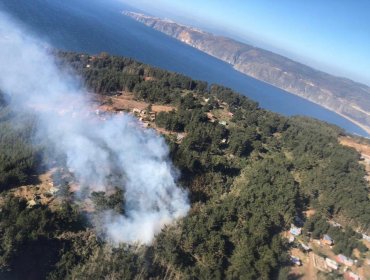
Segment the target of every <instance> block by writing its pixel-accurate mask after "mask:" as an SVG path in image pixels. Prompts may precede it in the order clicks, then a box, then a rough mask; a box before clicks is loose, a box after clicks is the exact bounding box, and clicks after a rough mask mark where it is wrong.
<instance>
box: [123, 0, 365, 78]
mask: <svg viewBox="0 0 370 280" xmlns="http://www.w3.org/2000/svg"><path fill="white" fill-rule="evenodd" d="M118 1H121V2H124V3H125V4H127V5H130V6H132V7H133V8H137V9H140V10H142V11H143V12H145V13H150V14H152V15H155V16H159V17H166V18H171V19H173V20H175V21H178V22H179V23H183V24H187V25H191V26H195V27H199V28H201V29H204V30H205V31H209V32H213V33H216V34H219V35H225V36H228V37H231V38H233V39H235V40H238V41H242V42H244V43H248V44H251V45H254V46H256V47H260V48H263V49H266V50H269V51H272V52H275V53H277V54H280V55H283V56H286V57H288V58H290V59H293V60H295V61H297V62H300V63H303V64H306V65H308V66H311V67H313V68H316V69H318V70H321V71H324V72H328V73H330V74H333V75H335V76H340V77H344V78H349V79H351V80H354V81H356V82H361V83H364V84H366V85H370V77H368V76H367V75H366V73H367V69H369V68H370V50H369V49H368V48H367V46H368V45H369V44H370V37H369V36H366V35H367V34H369V33H370V19H368V18H367V15H366V11H368V10H369V9H370V3H365V2H366V1H356V3H355V2H350V1H342V2H341V3H336V2H334V1H327V2H326V3H324V2H320V3H319V2H317V1H313V2H310V3H297V2H292V1H287V0H286V1H284V2H289V4H288V5H283V4H281V3H280V4H278V3H274V2H272V3H270V2H269V3H267V1H258V3H257V1H232V4H233V5H230V4H227V3H226V2H223V1H219V0H216V1H212V4H211V2H210V1H209V0H205V1H194V0H190V1H186V3H185V2H184V1H168V0H159V1H156V3H155V4H153V3H152V2H151V1H148V0H139V1H135V2H132V1H128V0H118ZM286 7H290V8H286ZM367 7H368V8H367ZM205 11H207V13H205ZM241 26H243V27H241ZM292 27H294V28H292Z"/></svg>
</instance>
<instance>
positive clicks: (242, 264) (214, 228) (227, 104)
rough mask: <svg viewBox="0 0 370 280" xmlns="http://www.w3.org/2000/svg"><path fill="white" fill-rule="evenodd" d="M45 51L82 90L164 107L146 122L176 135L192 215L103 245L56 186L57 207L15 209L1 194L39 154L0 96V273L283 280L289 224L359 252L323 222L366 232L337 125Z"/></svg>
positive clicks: (349, 238) (110, 204)
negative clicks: (148, 235) (139, 241)
mask: <svg viewBox="0 0 370 280" xmlns="http://www.w3.org/2000/svg"><path fill="white" fill-rule="evenodd" d="M55 55H56V56H58V59H59V62H60V66H61V67H62V68H66V67H72V69H73V71H75V72H76V73H77V74H78V75H80V76H81V77H82V81H83V83H84V86H85V87H86V88H88V89H89V90H90V91H91V92H94V93H98V94H100V95H103V96H114V95H117V94H122V92H132V93H133V94H134V96H135V99H137V100H141V101H145V102H146V103H148V104H166V105H171V106H173V107H174V108H176V109H175V110H173V111H170V112H161V113H159V114H158V115H157V117H156V119H155V125H156V126H157V127H159V128H163V129H165V130H167V131H171V132H176V133H183V134H184V135H186V136H185V137H184V139H183V140H182V141H178V140H177V139H176V137H174V136H173V135H167V136H164V137H166V140H167V143H168V145H169V147H170V151H171V158H172V160H173V162H174V164H175V166H176V167H177V168H178V169H179V170H180V172H181V177H180V179H179V184H180V185H181V186H183V187H184V188H186V189H187V190H188V191H189V196H190V200H191V204H192V208H191V211H190V213H189V214H188V215H187V216H186V217H185V218H183V219H182V220H180V221H178V222H177V223H175V224H173V225H171V226H168V227H166V228H164V229H163V230H162V232H161V233H160V234H159V235H158V236H157V237H156V239H155V241H154V243H153V244H152V245H150V246H138V245H137V246H134V245H128V244H121V245H120V246H119V247H115V246H112V245H111V244H109V243H106V242H105V241H104V240H102V239H101V238H99V236H98V235H96V233H95V232H94V230H93V227H92V226H91V224H89V222H87V221H86V219H85V218H84V213H81V211H80V210H78V207H77V206H76V205H74V204H73V203H71V202H70V199H69V198H68V191H67V192H66V193H64V194H63V199H62V201H63V202H62V203H61V205H60V207H59V208H58V209H53V210H51V209H50V208H49V207H47V206H37V207H33V208H29V207H27V205H26V202H25V201H24V200H22V199H19V198H15V197H13V196H12V195H11V194H10V193H9V192H7V190H8V189H11V188H15V187H17V186H19V185H20V184H24V183H25V182H26V181H27V180H29V178H30V176H31V175H32V174H35V173H36V172H37V167H38V166H39V164H40V163H39V158H40V153H42V151H40V149H41V148H40V147H35V145H32V130H33V124H32V121H30V119H32V118H25V117H24V116H21V115H19V114H13V113H12V112H11V111H10V109H9V108H8V107H7V106H6V102H5V101H4V100H3V101H2V103H1V104H0V186H1V190H0V191H2V196H1V199H2V200H1V201H0V203H1V204H0V205H1V211H0V271H2V274H1V273H0V276H1V275H3V277H5V279H7V278H8V279H44V278H47V279H149V278H152V279H288V277H289V276H288V271H289V266H290V263H289V255H288V248H289V246H290V245H289V244H288V243H287V242H286V241H285V239H284V238H282V237H281V233H282V232H283V231H285V230H287V229H289V227H290V225H291V223H294V221H295V220H296V219H297V217H298V218H299V220H302V221H303V223H304V227H303V230H304V231H305V232H309V233H310V234H312V235H313V236H314V237H315V238H319V237H320V236H322V235H323V234H325V233H328V232H329V233H330V234H331V235H332V236H333V237H335V239H336V240H340V242H338V244H336V245H335V246H334V250H336V252H337V253H346V254H347V255H351V254H352V249H353V248H359V250H360V251H362V252H366V251H367V248H366V247H364V246H361V245H360V243H359V239H360V238H361V236H359V235H358V234H357V233H356V232H355V231H353V229H351V228H346V229H338V228H333V227H331V226H330V225H329V224H328V223H327V220H328V219H330V218H333V217H334V218H335V217H340V218H342V219H346V220H348V221H350V224H351V226H352V227H353V228H357V227H361V228H365V229H369V228H370V215H369V213H370V203H369V196H368V193H369V190H368V185H367V182H366V181H365V180H364V176H365V170H364V168H363V166H362V165H360V164H359V163H358V161H359V155H358V154H357V153H356V152H355V151H354V150H352V149H350V148H347V147H344V146H342V145H340V144H339V142H338V137H339V136H340V135H343V134H344V132H343V131H342V130H341V129H340V128H338V127H335V126H332V125H329V124H326V123H323V122H320V121H317V120H313V119H309V118H305V117H290V118H287V117H284V116H281V115H278V114H275V113H272V112H269V111H266V110H264V109H261V108H260V107H259V106H258V104H257V103H256V102H253V101H251V100H249V99H248V98H247V97H245V96H241V95H239V94H238V93H235V92H233V91H232V90H231V89H229V88H225V87H223V86H219V85H208V84H207V83H205V82H202V81H195V80H192V79H191V78H188V77H185V76H182V75H180V74H177V73H171V72H167V71H164V70H161V69H158V68H154V67H151V66H148V65H145V64H141V63H139V62H136V61H134V60H132V59H128V58H121V57H113V56H109V55H108V54H100V55H97V56H89V55H81V54H75V53H56V54H55ZM0 101H1V99H0ZM225 112H227V113H225ZM216 116H217V117H216ZM212 118H213V119H212ZM26 119H27V121H26ZM211 119H212V121H211ZM15 124H18V125H15ZM349 194H350V195H349ZM92 200H93V202H94V204H95V206H96V207H95V211H97V212H99V211H103V210H104V209H116V211H120V210H122V209H119V208H120V207H119V203H120V199H119V197H117V195H115V196H114V195H113V196H112V195H111V196H108V195H106V194H104V193H93V194H92ZM117 208H118V209H117ZM312 208H313V209H315V210H316V214H315V215H314V216H313V217H311V218H307V219H306V218H305V216H304V215H303V212H304V211H305V210H307V209H312ZM20 264H22V265H20ZM6 277H7V278H6Z"/></svg>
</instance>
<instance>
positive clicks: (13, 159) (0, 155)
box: [0, 92, 39, 192]
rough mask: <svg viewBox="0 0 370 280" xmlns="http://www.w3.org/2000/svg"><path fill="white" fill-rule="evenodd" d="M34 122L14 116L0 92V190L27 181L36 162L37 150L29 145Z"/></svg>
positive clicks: (23, 117)
mask: <svg viewBox="0 0 370 280" xmlns="http://www.w3.org/2000/svg"><path fill="white" fill-rule="evenodd" d="M33 131H34V121H33V120H32V118H30V117H29V116H25V115H23V114H21V115H19V114H17V115H15V114H14V112H12V111H11V110H10V108H9V107H8V106H6V103H5V100H4V99H3V95H2V94H1V92H0V192H1V191H4V190H6V189H8V188H9V187H10V186H15V185H18V184H23V183H25V182H26V181H29V179H30V178H29V175H31V174H32V173H33V172H34V171H35V168H36V167H37V163H38V157H39V156H38V151H37V149H35V147H34V146H33V145H32V139H31V138H32V135H33Z"/></svg>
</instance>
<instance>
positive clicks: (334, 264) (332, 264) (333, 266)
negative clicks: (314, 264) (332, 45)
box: [325, 258, 338, 270]
mask: <svg viewBox="0 0 370 280" xmlns="http://www.w3.org/2000/svg"><path fill="white" fill-rule="evenodd" d="M325 262H326V265H327V266H328V267H329V268H331V269H334V270H337V269H338V263H337V262H336V261H334V260H332V259H329V258H325Z"/></svg>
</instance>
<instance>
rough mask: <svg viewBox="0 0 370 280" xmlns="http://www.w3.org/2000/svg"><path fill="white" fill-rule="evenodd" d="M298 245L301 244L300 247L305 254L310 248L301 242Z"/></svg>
mask: <svg viewBox="0 0 370 280" xmlns="http://www.w3.org/2000/svg"><path fill="white" fill-rule="evenodd" d="M300 244H301V247H302V249H303V250H305V251H307V252H308V251H310V250H311V247H310V246H309V245H306V244H304V243H303V242H300Z"/></svg>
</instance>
